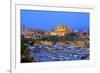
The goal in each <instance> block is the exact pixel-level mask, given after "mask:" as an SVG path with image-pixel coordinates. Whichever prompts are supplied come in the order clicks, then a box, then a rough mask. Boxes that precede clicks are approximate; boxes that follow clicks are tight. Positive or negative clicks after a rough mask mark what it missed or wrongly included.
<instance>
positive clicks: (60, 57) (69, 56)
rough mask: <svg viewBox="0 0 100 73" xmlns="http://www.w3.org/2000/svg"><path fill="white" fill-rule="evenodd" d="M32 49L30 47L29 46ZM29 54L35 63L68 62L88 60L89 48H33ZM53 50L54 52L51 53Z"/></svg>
mask: <svg viewBox="0 0 100 73" xmlns="http://www.w3.org/2000/svg"><path fill="white" fill-rule="evenodd" d="M31 47H32V46H31ZM29 49H31V51H30V52H31V54H32V56H33V57H35V58H36V59H37V62H48V61H70V60H88V59H89V48H81V47H78V46H63V47H62V46H56V45H53V46H36V48H35V46H34V49H33V50H32V48H29ZM50 50H53V51H55V52H51V51H50Z"/></svg>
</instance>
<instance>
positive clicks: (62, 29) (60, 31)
mask: <svg viewBox="0 0 100 73" xmlns="http://www.w3.org/2000/svg"><path fill="white" fill-rule="evenodd" d="M70 32H71V29H70V28H69V27H68V26H64V25H58V26H57V27H56V29H55V30H54V31H53V32H50V35H55V36H64V35H65V34H68V33H70Z"/></svg>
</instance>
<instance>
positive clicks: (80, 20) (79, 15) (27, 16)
mask: <svg viewBox="0 0 100 73" xmlns="http://www.w3.org/2000/svg"><path fill="white" fill-rule="evenodd" d="M89 16H90V15H89V13H83V12H56V11H40V10H21V26H22V28H23V26H24V27H25V28H33V29H42V30H53V29H55V27H56V26H57V25H59V24H62V25H65V26H69V27H70V28H72V29H77V30H80V31H85V30H89V25H90V23H89Z"/></svg>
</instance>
